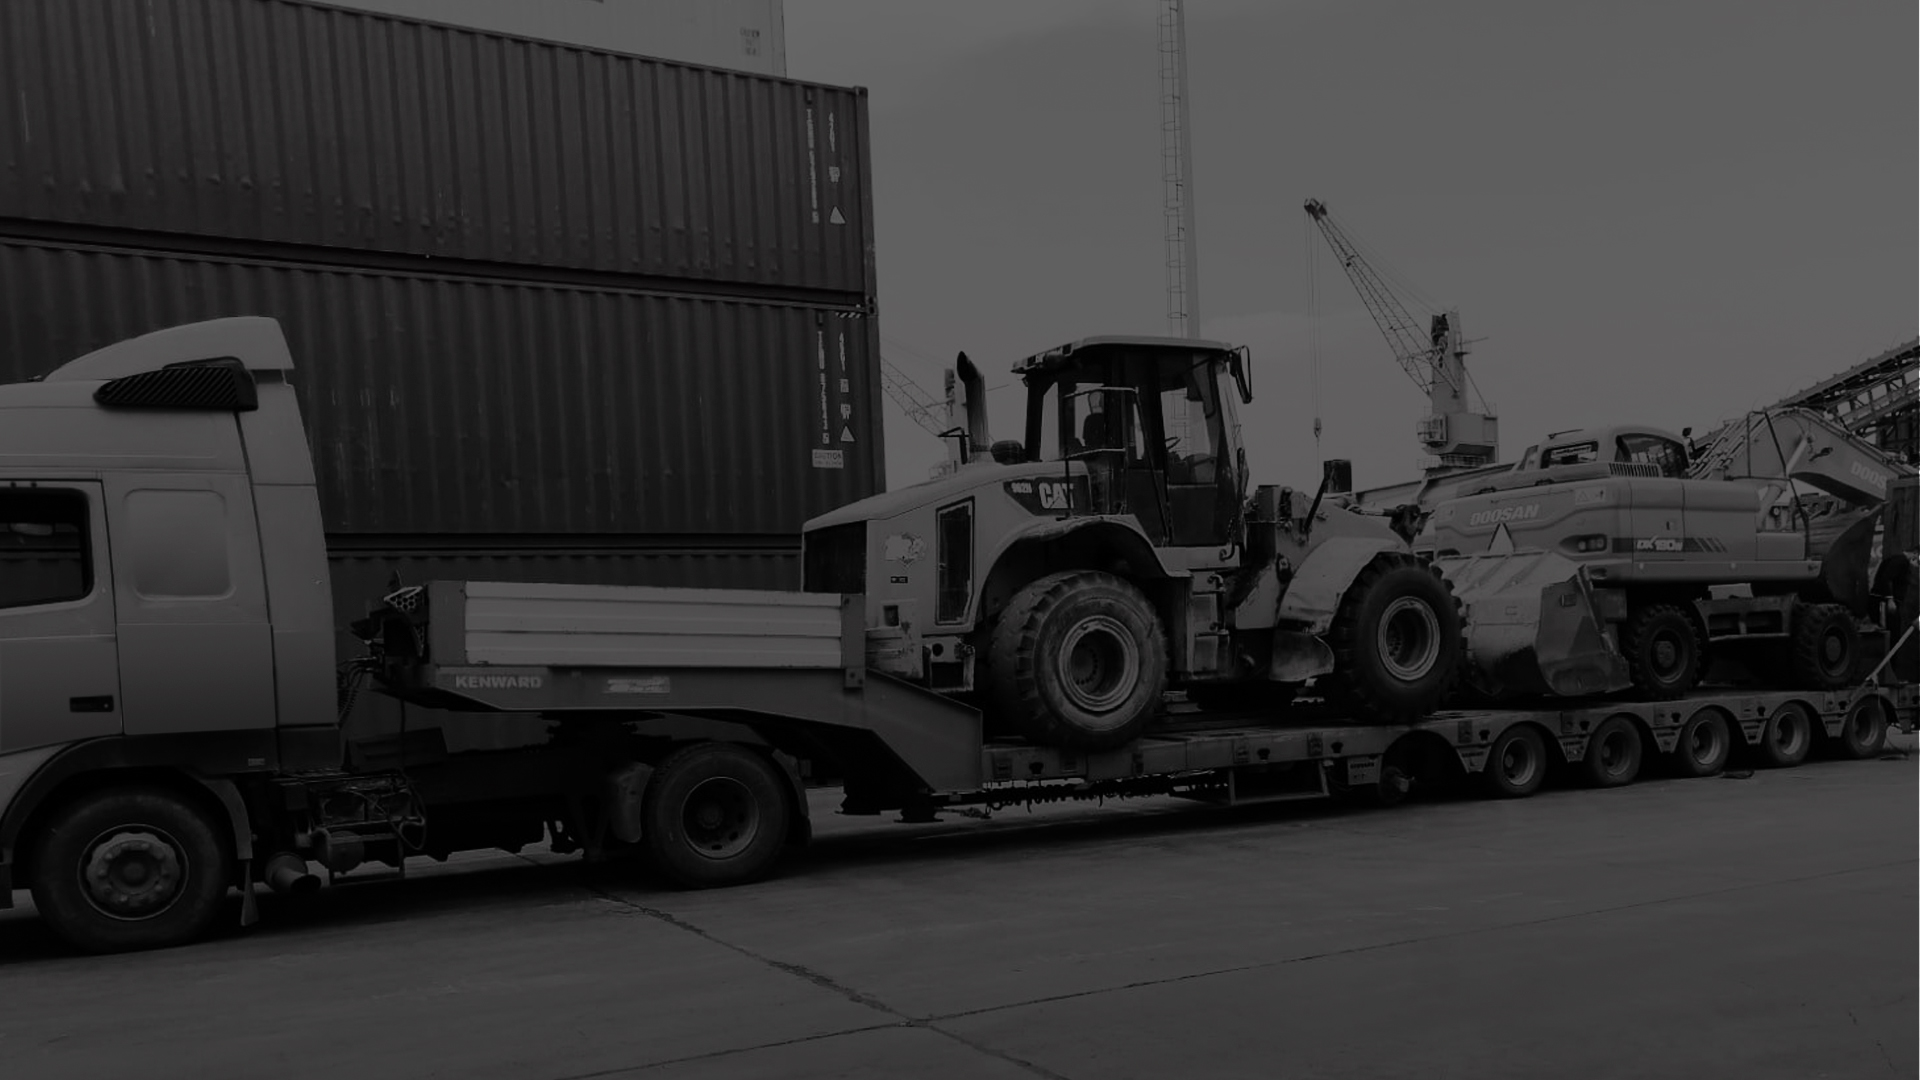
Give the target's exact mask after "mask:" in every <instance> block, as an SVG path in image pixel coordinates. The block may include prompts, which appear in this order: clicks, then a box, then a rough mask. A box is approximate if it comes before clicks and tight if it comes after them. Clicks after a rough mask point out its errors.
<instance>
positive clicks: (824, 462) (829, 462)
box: [813, 450, 847, 469]
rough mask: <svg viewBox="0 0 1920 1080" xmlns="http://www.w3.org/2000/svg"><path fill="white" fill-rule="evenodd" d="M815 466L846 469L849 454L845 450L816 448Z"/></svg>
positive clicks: (814, 455) (814, 453)
mask: <svg viewBox="0 0 1920 1080" xmlns="http://www.w3.org/2000/svg"><path fill="white" fill-rule="evenodd" d="M813 467H814V468H816V469H844V468H846V467H847V455H846V451H844V450H815V451H814V452H813Z"/></svg>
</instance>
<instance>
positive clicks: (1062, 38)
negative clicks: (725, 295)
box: [786, 0, 1920, 487]
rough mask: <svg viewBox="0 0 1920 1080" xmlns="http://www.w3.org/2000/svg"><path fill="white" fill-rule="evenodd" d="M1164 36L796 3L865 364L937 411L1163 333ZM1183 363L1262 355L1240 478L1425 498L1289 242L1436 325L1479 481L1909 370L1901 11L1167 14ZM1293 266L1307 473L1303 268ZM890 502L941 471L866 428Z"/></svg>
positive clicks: (1095, 20) (1137, 10) (1001, 418)
mask: <svg viewBox="0 0 1920 1080" xmlns="http://www.w3.org/2000/svg"><path fill="white" fill-rule="evenodd" d="M1158 10H1159V5H1158V4H1157V3H1156V2H1155V0H965V2H964V3H960V2H954V0H946V2H939V3H936V2H934V0H786V19H787V47H788V73H789V74H790V75H792V76H793V77H795V78H800V79H812V80H818V81H823V82H831V83H837V84H843V85H857V86H865V87H868V88H869V89H870V90H871V92H872V94H871V106H872V120H873V140H874V148H873V161H874V171H875V174H876V175H875V185H876V195H875V212H876V215H877V218H878V221H877V234H878V259H879V272H880V298H879V299H880V320H881V321H880V326H881V333H882V335H883V342H884V343H885V345H886V351H887V353H888V356H889V358H890V359H891V360H892V361H893V362H894V363H895V364H896V365H898V366H899V367H901V368H902V369H903V370H905V371H907V372H908V373H909V374H910V375H912V376H913V377H914V378H916V379H917V380H918V381H920V383H921V384H922V385H923V386H925V387H927V388H928V389H929V390H933V391H937V390H938V388H939V386H940V371H941V369H942V367H944V366H946V365H947V364H949V363H950V362H951V360H952V357H953V354H954V353H955V352H956V351H958V350H961V349H965V350H966V351H967V352H968V354H969V355H970V356H971V357H972V358H973V359H974V360H975V361H976V362H979V363H980V364H981V366H982V369H983V371H985V372H986V373H987V377H988V382H989V384H990V385H1005V386H1006V389H1002V390H999V391H997V392H996V393H995V394H994V395H993V397H994V402H995V409H996V412H995V433H996V435H1000V436H1003V437H1004V436H1014V435H1017V434H1018V432H1017V430H1016V426H1017V422H1018V403H1019V397H1018V393H1019V392H1018V390H1017V389H1015V387H1017V383H1015V382H1014V379H1013V377H1012V376H1011V375H1010V374H1008V373H1007V369H1008V366H1009V365H1010V364H1011V363H1012V362H1013V361H1014V360H1016V359H1018V358H1019V357H1022V356H1025V355H1028V354H1029V353H1032V352H1036V351H1038V350H1040V349H1043V348H1047V347H1049V346H1052V345H1056V344H1060V343H1062V342H1065V341H1068V340H1071V339H1073V338H1077V337H1081V336H1085V335H1090V334H1102V333H1164V332H1166V322H1165V311H1166V295H1165V288H1166V287H1165V276H1164V270H1163V262H1164V249H1163V243H1162V229H1163V224H1162V215H1161V206H1162V187H1161V168H1160V129H1159V116H1160V113H1159V73H1158V54H1157V51H1156V50H1157V40H1156V16H1157V12H1158ZM1187 32H1188V37H1189V42H1190V44H1189V52H1190V56H1189V60H1190V64H1191V70H1192V75H1191V96H1192V114H1193V127H1192V135H1193V147H1194V150H1193V153H1194V171H1195V178H1194V189H1195V195H1196V206H1197V208H1198V218H1199V221H1198V249H1199V261H1200V291H1201V315H1202V329H1203V331H1204V333H1205V335H1206V336H1208V337H1211V338H1220V339H1225V340H1227V341H1229V342H1232V343H1235V344H1244V345H1247V346H1249V347H1251V349H1252V352H1253V357H1254V361H1255V365H1256V377H1255V393H1256V397H1257V400H1256V401H1255V403H1254V405H1253V406H1252V408H1251V410H1249V411H1248V412H1247V414H1246V415H1245V416H1244V419H1245V420H1246V421H1248V424H1247V427H1248V434H1249V444H1250V448H1249V453H1250V455H1251V456H1252V458H1253V460H1254V462H1255V467H1256V479H1257V480H1258V481H1262V482H1278V483H1292V484H1295V485H1299V486H1310V485H1311V484H1312V483H1313V482H1315V481H1317V478H1318V467H1317V465H1316V464H1315V462H1316V460H1317V458H1318V457H1345V458H1349V459H1351V460H1352V461H1353V463H1354V471H1355V480H1356V482H1357V483H1358V484H1360V485H1361V486H1363V487H1365V486H1375V485H1379V484H1384V483H1391V482H1394V481H1399V480H1404V479H1410V478H1412V477H1413V476H1415V475H1417V472H1416V463H1417V461H1418V458H1419V455H1420V449H1419V447H1418V446H1417V445H1416V443H1415V440H1414V435H1413V432H1414V424H1415V421H1416V420H1417V418H1418V417H1420V416H1421V415H1423V414H1424V412H1425V408H1426V402H1425V399H1424V397H1423V396H1422V395H1421V394H1420V392H1419V391H1418V389H1417V388H1416V387H1415V386H1414V384H1413V383H1412V381H1411V380H1409V379H1408V378H1407V377H1406V375H1405V374H1404V373H1402V372H1401V370H1400V369H1399V367H1398V366H1397V365H1395V364H1394V362H1393V360H1392V356H1391V353H1390V352H1389V351H1388V348H1387V344H1386V341H1385V339H1384V338H1383V337H1381V336H1380V335H1379V333H1378V332H1377V331H1376V330H1375V328H1374V326H1373V324H1372V322H1371V321H1370V320H1369V319H1368V318H1367V316H1366V314H1365V311H1364V309H1362V308H1361V307H1360V304H1359V300H1358V297H1357V296H1356V294H1355V293H1354V291H1353V288H1352V286H1351V285H1350V284H1349V283H1348V281H1347V279H1346V278H1345V276H1344V275H1343V274H1341V272H1340V271H1339V268H1338V267H1337V265H1335V264H1334V263H1333V260H1332V259H1331V258H1330V257H1329V256H1328V254H1327V251H1326V249H1325V247H1324V244H1325V241H1324V240H1322V239H1321V238H1320V237H1319V235H1318V234H1317V233H1309V232H1308V231H1307V227H1308V221H1307V218H1306V215H1305V213H1304V212H1303V211H1302V209H1301V204H1302V203H1303V202H1304V201H1305V200H1306V199H1307V198H1308V197H1317V198H1319V199H1322V200H1324V201H1325V202H1326V203H1327V204H1328V206H1329V208H1330V209H1331V210H1332V212H1333V214H1334V216H1335V218H1336V219H1339V220H1341V221H1342V222H1343V223H1344V224H1345V226H1346V227H1347V228H1348V229H1349V230H1350V231H1351V232H1352V233H1354V234H1355V236H1356V237H1357V238H1358V239H1359V240H1360V241H1361V242H1362V243H1363V244H1365V245H1367V246H1368V247H1369V248H1371V249H1372V250H1373V251H1375V252H1377V253H1379V254H1380V255H1382V256H1384V258H1385V259H1386V261H1387V264H1388V266H1389V267H1390V269H1392V270H1394V271H1397V272H1398V273H1399V274H1400V275H1401V276H1403V277H1404V278H1406V279H1407V280H1408V281H1410V282H1411V283H1412V284H1413V285H1414V286H1415V287H1416V288H1417V289H1418V290H1419V292H1420V293H1421V294H1422V296H1423V298H1426V299H1430V300H1432V301H1434V302H1436V303H1439V304H1443V305H1447V306H1454V307H1458V308H1459V309H1460V312H1461V317H1462V323H1463V325H1464V328H1465V330H1466V332H1467V335H1468V337H1469V338H1481V337H1484V338H1486V339H1487V340H1485V341H1481V342H1479V343H1478V344H1476V345H1475V346H1474V353H1473V355H1472V356H1471V357H1470V358H1469V361H1468V363H1469V367H1470V368H1471V370H1472V371H1473V373H1474V379H1475V382H1476V383H1477V385H1478V387H1479V388H1480V390H1481V391H1482V392H1484V394H1485V395H1486V396H1487V398H1488V399H1490V400H1491V401H1492V403H1493V405H1494V406H1495V408H1496V410H1497V412H1498V414H1499V415H1500V418H1501V434H1502V439H1501V441H1502V452H1503V458H1511V456H1513V455H1514V454H1517V453H1518V452H1519V450H1521V449H1522V448H1524V447H1525V446H1526V445H1527V443H1528V442H1529V441H1532V440H1533V439H1534V438H1536V437H1537V436H1538V435H1539V434H1541V433H1543V432H1545V431H1548V430H1554V429H1559V428H1568V427H1575V426H1580V425H1584V424H1589V423H1605V422H1612V421H1626V420H1639V421H1644V422H1648V423H1653V424H1658V425H1663V426H1666V427H1669V428H1671V429H1673V430H1676V431H1677V430H1678V429H1679V428H1681V427H1683V426H1686V425H1693V426H1694V427H1696V428H1697V429H1704V428H1706V427H1708V426H1710V425H1711V424H1712V423H1713V422H1714V421H1715V420H1717V419H1720V418H1722V417H1725V416H1728V415H1731V414H1735V413H1738V412H1740V411H1741V410H1744V409H1746V408H1749V407H1755V406H1762V405H1766V404H1770V403H1771V402H1773V401H1774V400H1775V399H1777V398H1779V397H1781V396H1783V395H1785V394H1786V393H1788V392H1790V391H1793V390H1796V389H1798V388H1800V387H1801V386H1804V385H1806V384H1809V383H1812V382H1814V381H1817V380H1818V379H1820V378H1822V377H1824V376H1826V375H1828V374H1830V373H1832V372H1834V371H1837V370H1840V369H1842V368H1845V367H1847V366H1849V365H1851V364H1854V363H1858V362H1859V361H1861V360H1864V359H1866V358H1868V357H1869V356H1871V355H1872V354H1874V353H1877V352H1879V351H1881V350H1882V349H1885V348H1887V347H1889V346H1891V345H1893V344H1895V343H1897V342H1899V341H1901V340H1905V339H1906V338H1909V337H1912V336H1913V335H1914V333H1915V327H1916V322H1917V321H1920V319H1917V318H1916V303H1917V302H1920V301H1917V297H1920V281H1917V280H1916V277H1917V275H1916V255H1915V252H1916V247H1915V245H1916V237H1917V236H1920V221H1917V220H1916V219H1917V217H1920V215H1917V213H1916V202H1917V200H1916V185H1915V168H1916V163H1915V153H1916V151H1915V146H1916V132H1917V131H1920V123H1917V122H1916V106H1915V76H1914V48H1915V41H1916V9H1915V7H1914V5H1913V4H1912V3H1895V2H1892V0H1879V2H1865V0H1846V2H1835V3H1824V4H1815V3H1805V2H1793V3H1785V2H1767V0H1666V2H1643V0H1612V2H1610V3H1606V4H1592V3H1585V4H1575V3H1541V2H1539V0H1448V2H1447V3H1432V2H1421V0H1364V2H1361V0H1351V2H1347V3H1335V2H1332V0H1292V2H1288V0H1191V2H1190V3H1189V4H1188V13H1187ZM1309 245H1318V246H1319V254H1320V259H1319V265H1320V275H1321V287H1320V294H1321V304H1320V308H1321V335H1320V341H1321V346H1320V355H1321V365H1322V373H1321V393H1320V397H1321V402H1320V413H1321V416H1322V418H1323V422H1324V431H1323V436H1322V445H1321V450H1320V452H1319V453H1318V454H1316V451H1315V448H1314V443H1313V436H1312V416H1313V408H1312V400H1311V399H1312V394H1311V392H1310V379H1309V364H1308V350H1307V341H1308V337H1307V326H1308V323H1309V318H1308V311H1309V310H1310V309H1309V304H1308V295H1309V293H1308V288H1307V282H1308V275H1307V258H1308V256H1307V249H1308V246H1309ZM886 425H887V442H888V474H889V483H890V485H891V486H894V487H899V486H902V485H903V484H906V483H911V482H913V481H916V480H919V479H923V478H924V477H925V475H926V470H927V467H928V466H929V465H931V464H932V463H933V462H934V461H935V460H937V459H938V458H939V456H940V455H941V453H942V448H941V446H940V445H939V443H938V441H937V440H935V439H934V438H933V437H932V436H930V435H928V434H926V433H924V432H922V431H921V430H920V429H919V428H917V427H915V426H914V425H913V424H912V423H911V422H910V421H908V420H907V419H906V418H905V417H904V416H903V415H902V414H901V413H900V412H899V411H898V410H896V409H893V408H892V407H891V406H889V411H888V415H887V418H886Z"/></svg>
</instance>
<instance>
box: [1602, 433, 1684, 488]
mask: <svg viewBox="0 0 1920 1080" xmlns="http://www.w3.org/2000/svg"><path fill="white" fill-rule="evenodd" d="M1617 441H1618V443H1619V446H1618V448H1617V449H1618V454H1619V458H1618V460H1620V461H1630V462H1633V463H1634V464H1636V465H1651V466H1653V467H1654V468H1656V469H1658V470H1659V471H1660V475H1661V476H1666V477H1672V478H1675V479H1684V478H1685V477H1686V475H1687V449H1686V447H1684V446H1681V445H1680V444H1679V443H1677V442H1675V441H1673V440H1672V439H1663V438H1661V437H1660V436H1658V435H1622V436H1621V437H1620V438H1619V439H1618V440H1617Z"/></svg>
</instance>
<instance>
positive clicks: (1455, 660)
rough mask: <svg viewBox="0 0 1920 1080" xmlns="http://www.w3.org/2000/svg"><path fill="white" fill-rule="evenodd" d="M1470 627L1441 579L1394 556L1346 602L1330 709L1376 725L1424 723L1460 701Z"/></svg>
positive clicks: (1377, 562)
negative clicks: (1449, 701) (1457, 692)
mask: <svg viewBox="0 0 1920 1080" xmlns="http://www.w3.org/2000/svg"><path fill="white" fill-rule="evenodd" d="M1465 626H1466V619H1465V617H1464V615H1463V613H1462V610H1461V604H1460V600H1459V598H1458V597H1456V596H1454V594H1453V587H1452V586H1451V585H1449V584H1448V583H1447V581H1446V579H1445V578H1443V577H1441V576H1440V571H1439V570H1437V569H1435V568H1433V567H1431V566H1424V565H1422V564H1421V562H1420V560H1419V559H1416V558H1415V557H1414V556H1412V555H1405V554H1400V553H1397V552H1387V553H1384V554H1381V555H1379V556H1376V557H1375V558H1374V560H1373V561H1372V562H1370V563H1368V564H1367V568H1366V569H1365V570H1362V571H1361V572H1360V574H1359V576H1358V577H1356V578H1354V580H1353V584H1352V585H1351V586H1349V587H1348V589H1347V592H1346V595H1345V596H1343V597H1341V599H1340V608H1339V611H1338V612H1337V613H1336V614H1335V615H1334V619H1333V627H1332V629H1331V630H1330V632H1329V633H1328V635H1327V643H1328V644H1329V645H1330V646H1332V648H1333V658H1334V668H1333V674H1332V675H1331V676H1330V677H1329V678H1328V680H1327V681H1328V683H1329V684H1330V685H1329V686H1328V690H1327V697H1328V700H1329V702H1330V703H1332V704H1334V705H1335V706H1337V707H1339V708H1341V709H1343V710H1345V711H1347V712H1349V713H1351V714H1352V715H1353V716H1354V717H1355V718H1356V719H1358V720H1361V721H1363V722H1368V723H1376V724H1410V723H1413V722H1415V721H1417V720H1420V719H1422V718H1424V717H1426V716H1427V715H1429V714H1430V713H1432V712H1433V711H1434V710H1435V709H1437V708H1439V707H1440V705H1441V703H1442V702H1443V701H1445V700H1446V698H1447V697H1448V696H1449V695H1450V694H1452V693H1453V690H1454V687H1455V686H1456V685H1457V683H1458V681H1459V678H1460V674H1461V667H1462V665H1463V664H1464V663H1465V661H1466V655H1467V641H1466V632H1465Z"/></svg>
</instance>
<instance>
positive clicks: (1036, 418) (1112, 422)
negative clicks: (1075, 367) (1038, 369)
mask: <svg viewBox="0 0 1920 1080" xmlns="http://www.w3.org/2000/svg"><path fill="white" fill-rule="evenodd" d="M1109 386H1110V384H1107V383H1105V382H1101V381H1090V380H1085V379H1076V378H1073V377H1072V376H1070V375H1061V376H1060V377H1057V378H1055V379H1053V380H1052V381H1051V383H1050V384H1049V385H1048V386H1047V388H1046V391H1045V393H1043V394H1041V395H1039V396H1038V397H1037V398H1036V399H1035V400H1034V404H1033V406H1032V407H1031V408H1030V410H1029V413H1028V417H1027V423H1028V434H1029V438H1028V440H1027V460H1029V461H1066V460H1068V459H1070V458H1072V459H1082V460H1084V459H1086V458H1088V457H1092V456H1098V457H1103V458H1107V459H1108V460H1110V462H1111V463H1112V464H1115V465H1121V464H1123V463H1124V465H1126V466H1138V465H1140V464H1142V463H1144V462H1145V461H1146V460H1147V453H1146V441H1145V429H1144V427H1143V426H1142V424H1141V422H1140V409H1139V404H1138V395H1136V394H1133V393H1130V392H1128V391H1127V390H1126V389H1125V388H1119V387H1112V388H1108V387H1109Z"/></svg>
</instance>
